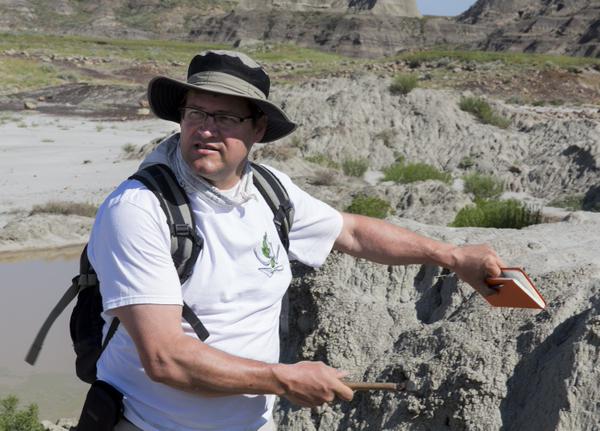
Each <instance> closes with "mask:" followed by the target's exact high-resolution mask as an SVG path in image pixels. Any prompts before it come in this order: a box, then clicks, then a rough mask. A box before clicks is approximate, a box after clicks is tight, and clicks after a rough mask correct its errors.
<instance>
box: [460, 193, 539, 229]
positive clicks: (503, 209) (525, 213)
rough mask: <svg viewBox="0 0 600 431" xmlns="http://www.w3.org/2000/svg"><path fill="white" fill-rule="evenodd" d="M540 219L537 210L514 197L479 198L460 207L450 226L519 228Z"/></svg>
mask: <svg viewBox="0 0 600 431" xmlns="http://www.w3.org/2000/svg"><path fill="white" fill-rule="evenodd" d="M541 219H542V216H541V212H540V211H539V210H536V209H534V208H530V207H528V206H527V205H525V204H523V203H522V202H519V201H517V200H515V199H508V200H479V201H477V202H476V203H475V205H468V206H466V207H464V208H462V209H461V210H460V211H459V212H458V213H457V214H456V217H455V218H454V221H453V222H452V223H450V226H452V227H488V228H498V229H521V228H524V227H526V226H530V225H534V224H539V223H541Z"/></svg>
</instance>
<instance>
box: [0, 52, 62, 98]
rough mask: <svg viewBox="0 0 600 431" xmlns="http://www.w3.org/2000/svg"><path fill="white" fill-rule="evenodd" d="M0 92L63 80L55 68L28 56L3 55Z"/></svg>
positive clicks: (20, 89)
mask: <svg viewBox="0 0 600 431" xmlns="http://www.w3.org/2000/svg"><path fill="white" fill-rule="evenodd" d="M0 75H1V76H2V90H0V93H1V94H9V93H14V92H18V91H25V90H30V89H34V88H41V87H48V86H51V85H58V84H61V83H63V82H64V81H63V80H62V79H61V78H60V76H59V75H60V73H59V71H57V70H56V69H49V68H48V65H47V64H44V63H40V62H38V61H36V60H33V59H28V58H12V57H3V59H2V61H0Z"/></svg>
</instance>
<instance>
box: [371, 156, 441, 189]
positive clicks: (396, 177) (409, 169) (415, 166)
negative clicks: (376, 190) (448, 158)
mask: <svg viewBox="0 0 600 431" xmlns="http://www.w3.org/2000/svg"><path fill="white" fill-rule="evenodd" d="M383 173H384V177H383V181H394V182H397V183H401V184H407V183H414V182H416V181H426V180H437V181H442V182H444V183H449V182H450V180H451V179H452V176H451V175H450V174H449V173H448V172H442V171H440V170H438V169H437V168H435V167H433V166H431V165H428V164H426V163H410V164H405V163H404V162H403V161H399V162H397V163H394V164H393V165H391V166H390V167H388V168H386V169H384V170H383Z"/></svg>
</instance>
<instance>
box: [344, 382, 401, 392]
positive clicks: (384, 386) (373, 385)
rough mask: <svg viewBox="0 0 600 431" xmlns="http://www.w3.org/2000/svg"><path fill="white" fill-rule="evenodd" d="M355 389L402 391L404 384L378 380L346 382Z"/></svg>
mask: <svg viewBox="0 0 600 431" xmlns="http://www.w3.org/2000/svg"><path fill="white" fill-rule="evenodd" d="M344 384H345V385H346V386H348V387H349V388H350V389H352V390H353V391H401V390H402V389H404V385H403V384H398V383H378V382H344Z"/></svg>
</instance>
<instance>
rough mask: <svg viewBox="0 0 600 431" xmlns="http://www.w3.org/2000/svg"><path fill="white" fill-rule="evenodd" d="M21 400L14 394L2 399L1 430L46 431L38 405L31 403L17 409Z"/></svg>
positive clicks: (0, 409) (0, 407) (0, 404)
mask: <svg viewBox="0 0 600 431" xmlns="http://www.w3.org/2000/svg"><path fill="white" fill-rule="evenodd" d="M18 404H19V400H18V399H17V397H15V396H14V395H9V396H7V397H6V398H2V399H0V431H44V427H43V426H42V425H41V424H40V422H39V420H38V407H37V405H35V404H30V405H29V406H27V408H26V409H25V410H21V411H19V410H17V406H18Z"/></svg>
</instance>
